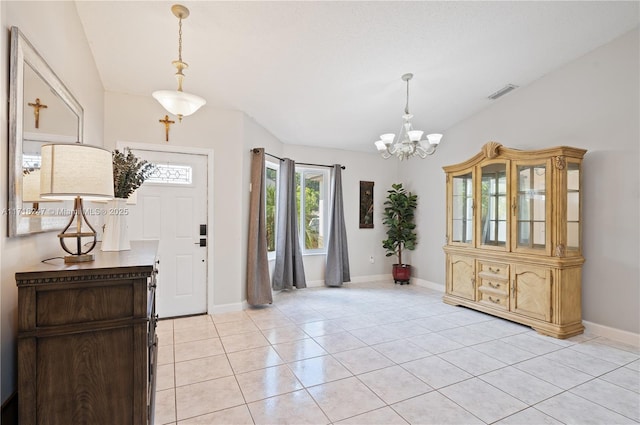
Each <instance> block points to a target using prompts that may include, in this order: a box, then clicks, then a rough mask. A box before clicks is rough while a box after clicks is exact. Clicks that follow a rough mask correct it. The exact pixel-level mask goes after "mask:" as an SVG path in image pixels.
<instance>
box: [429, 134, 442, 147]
mask: <svg viewBox="0 0 640 425" xmlns="http://www.w3.org/2000/svg"><path fill="white" fill-rule="evenodd" d="M441 139H442V134H439V133H433V134H427V140H428V141H429V144H430V145H438V144H440V140H441Z"/></svg>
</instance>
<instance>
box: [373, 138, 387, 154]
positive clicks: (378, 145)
mask: <svg viewBox="0 0 640 425" xmlns="http://www.w3.org/2000/svg"><path fill="white" fill-rule="evenodd" d="M375 144H376V148H377V149H378V151H379V152H382V151H386V150H387V145H385V144H384V142H383V141H382V140H378V141H377V142H376V143H375Z"/></svg>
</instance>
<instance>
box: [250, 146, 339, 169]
mask: <svg viewBox="0 0 640 425" xmlns="http://www.w3.org/2000/svg"><path fill="white" fill-rule="evenodd" d="M251 152H253V153H258V148H253V149H251ZM264 154H265V155H269V156H270V157H272V158H275V159H278V160H280V161H284V159H283V158H280V157H279V156H275V155H273V154H270V153H268V152H265V153H264ZM296 165H310V166H312V167H327V168H333V165H324V164H309V163H308V162H296ZM340 168H342V169H343V170H346V169H347V167H345V166H344V165H341V166H340Z"/></svg>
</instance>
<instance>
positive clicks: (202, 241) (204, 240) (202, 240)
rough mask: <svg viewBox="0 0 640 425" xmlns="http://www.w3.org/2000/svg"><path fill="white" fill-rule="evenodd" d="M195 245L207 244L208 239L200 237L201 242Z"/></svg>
mask: <svg viewBox="0 0 640 425" xmlns="http://www.w3.org/2000/svg"><path fill="white" fill-rule="evenodd" d="M194 245H200V246H207V239H206V238H200V242H195V243H194Z"/></svg>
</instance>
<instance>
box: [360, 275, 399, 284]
mask: <svg viewBox="0 0 640 425" xmlns="http://www.w3.org/2000/svg"><path fill="white" fill-rule="evenodd" d="M387 280H388V281H392V280H393V276H391V274H374V275H369V276H354V277H352V278H351V283H366V282H384V281H387Z"/></svg>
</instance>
